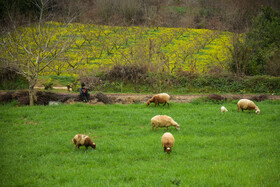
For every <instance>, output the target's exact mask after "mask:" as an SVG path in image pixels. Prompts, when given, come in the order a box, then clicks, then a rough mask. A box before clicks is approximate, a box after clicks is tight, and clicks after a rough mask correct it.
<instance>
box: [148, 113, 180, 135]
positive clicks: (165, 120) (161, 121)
mask: <svg viewBox="0 0 280 187" xmlns="http://www.w3.org/2000/svg"><path fill="white" fill-rule="evenodd" d="M151 125H152V130H154V127H156V131H157V128H158V127H166V130H167V129H168V127H170V126H174V127H175V128H176V129H177V130H180V126H179V124H178V123H177V122H176V121H174V120H173V119H172V118H171V117H169V116H166V115H157V116H154V117H153V118H152V119H151Z"/></svg>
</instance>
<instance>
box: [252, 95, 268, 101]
mask: <svg viewBox="0 0 280 187" xmlns="http://www.w3.org/2000/svg"><path fill="white" fill-rule="evenodd" d="M267 99H268V96H267V95H254V96H252V97H251V98H250V100H253V101H264V100H267Z"/></svg>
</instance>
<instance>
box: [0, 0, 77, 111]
mask: <svg viewBox="0 0 280 187" xmlns="http://www.w3.org/2000/svg"><path fill="white" fill-rule="evenodd" d="M33 3H34V4H35V5H36V7H37V8H38V9H39V17H38V20H37V21H36V22H34V23H32V24H31V25H29V27H24V26H21V27H19V26H18V25H16V24H13V30H12V31H10V32H5V33H4V35H2V37H1V40H0V45H1V53H0V56H1V61H0V63H1V66H2V67H8V68H13V69H15V70H16V72H17V73H18V74H21V75H23V76H24V77H25V78H26V79H27V80H28V82H29V102H30V105H31V106H32V105H34V101H35V91H34V87H35V84H36V83H37V80H38V76H39V75H40V74H41V73H42V72H43V71H44V70H46V69H47V68H49V67H51V65H52V64H53V63H55V62H56V60H57V59H59V58H61V57H62V56H63V54H64V53H65V52H66V51H67V50H68V49H69V48H70V46H71V43H72V42H73V37H69V36H67V35H66V33H67V29H66V28H67V27H68V26H69V23H70V22H71V21H72V20H73V19H74V18H72V19H70V20H69V21H68V22H67V23H64V24H59V23H54V22H46V21H45V19H44V18H46V19H48V20H49V19H50V17H47V16H46V15H45V13H46V12H47V9H48V8H49V7H48V6H49V3H50V0H39V1H33ZM10 18H11V22H12V23H14V22H13V19H12V17H10ZM68 68H69V69H68V70H70V69H73V67H71V66H68Z"/></svg>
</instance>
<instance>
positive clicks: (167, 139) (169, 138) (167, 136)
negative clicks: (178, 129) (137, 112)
mask: <svg viewBox="0 0 280 187" xmlns="http://www.w3.org/2000/svg"><path fill="white" fill-rule="evenodd" d="M174 143H175V139H174V137H173V135H172V134H171V133H170V132H166V133H164V134H163V135H162V137H161V144H162V147H163V151H164V152H167V153H168V154H170V152H171V148H172V147H173V145H174Z"/></svg>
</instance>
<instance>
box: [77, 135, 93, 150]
mask: <svg viewBox="0 0 280 187" xmlns="http://www.w3.org/2000/svg"><path fill="white" fill-rule="evenodd" d="M72 142H73V143H74V144H75V149H76V148H77V147H78V149H80V146H85V147H86V149H88V146H91V147H92V148H93V149H96V144H95V143H94V142H93V141H92V140H91V139H90V137H88V136H86V135H83V134H77V135H75V136H74V138H73V139H72Z"/></svg>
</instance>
